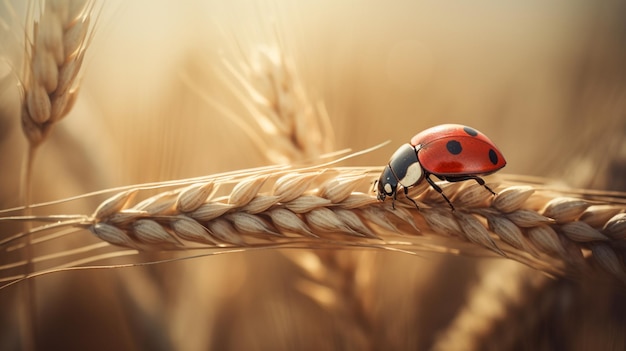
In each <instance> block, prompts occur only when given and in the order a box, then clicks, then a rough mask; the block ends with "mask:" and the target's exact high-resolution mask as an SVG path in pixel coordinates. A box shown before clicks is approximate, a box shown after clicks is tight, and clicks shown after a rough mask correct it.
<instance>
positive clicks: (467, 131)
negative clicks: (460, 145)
mask: <svg viewBox="0 0 626 351" xmlns="http://www.w3.org/2000/svg"><path fill="white" fill-rule="evenodd" d="M463 131H465V133H467V134H469V135H470V136H473V137H475V136H477V135H478V132H477V131H476V129H472V128H470V127H463Z"/></svg>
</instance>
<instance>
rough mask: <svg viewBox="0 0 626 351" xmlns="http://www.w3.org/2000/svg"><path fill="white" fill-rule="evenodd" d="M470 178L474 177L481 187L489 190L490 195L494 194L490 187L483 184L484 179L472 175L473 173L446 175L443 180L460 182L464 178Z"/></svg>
mask: <svg viewBox="0 0 626 351" xmlns="http://www.w3.org/2000/svg"><path fill="white" fill-rule="evenodd" d="M470 179H474V180H475V181H476V183H478V184H479V185H482V186H483V187H485V189H487V190H489V192H490V193H491V194H492V195H496V193H495V192H494V191H493V190H491V188H490V187H488V186H487V184H485V181H484V180H483V179H482V178H481V177H479V176H474V175H468V176H460V177H451V178H450V177H446V179H445V180H447V181H449V182H462V181H464V180H470Z"/></svg>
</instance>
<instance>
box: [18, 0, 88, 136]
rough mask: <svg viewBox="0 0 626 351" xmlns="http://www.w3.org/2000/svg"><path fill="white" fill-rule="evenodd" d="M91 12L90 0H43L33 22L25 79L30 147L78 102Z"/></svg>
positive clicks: (24, 119) (24, 115) (24, 125)
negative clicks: (79, 79) (80, 74)
mask: <svg viewBox="0 0 626 351" xmlns="http://www.w3.org/2000/svg"><path fill="white" fill-rule="evenodd" d="M92 10H93V1H89V0H82V1H65V0H52V1H45V7H44V8H43V10H42V12H41V15H40V17H39V19H38V20H37V21H35V23H34V28H33V38H32V42H30V43H29V45H28V46H27V48H26V56H27V59H26V60H25V62H27V67H26V68H25V72H24V76H23V77H22V84H23V91H24V102H23V107H22V129H23V131H24V134H25V135H26V138H27V139H28V142H29V143H30V145H31V146H37V145H39V144H40V143H41V142H42V141H43V140H44V139H45V138H46V135H47V134H48V132H49V131H50V128H51V127H52V125H53V124H54V123H56V122H58V121H59V120H60V119H62V118H63V117H65V115H67V113H68V112H69V111H70V110H71V108H72V106H73V104H74V102H75V101H76V97H77V94H78V84H77V77H78V74H79V71H80V68H81V65H82V63H83V59H84V56H85V51H86V49H87V45H88V44H89V40H90V34H89V33H91V32H90V23H91V12H92Z"/></svg>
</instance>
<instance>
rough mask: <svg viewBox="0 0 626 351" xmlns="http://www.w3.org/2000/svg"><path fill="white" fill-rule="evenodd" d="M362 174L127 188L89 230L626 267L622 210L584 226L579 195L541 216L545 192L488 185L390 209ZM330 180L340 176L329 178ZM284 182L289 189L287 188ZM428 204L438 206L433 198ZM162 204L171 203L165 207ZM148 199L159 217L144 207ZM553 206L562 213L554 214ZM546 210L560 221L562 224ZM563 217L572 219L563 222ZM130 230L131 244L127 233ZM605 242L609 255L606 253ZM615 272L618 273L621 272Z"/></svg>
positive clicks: (178, 241)
mask: <svg viewBox="0 0 626 351" xmlns="http://www.w3.org/2000/svg"><path fill="white" fill-rule="evenodd" d="M362 172H363V171H362V169H359V170H351V169H349V168H337V169H333V170H332V172H328V171H326V172H311V171H305V172H301V173H299V172H298V171H297V170H294V171H292V172H288V173H287V174H284V175H280V174H278V175H271V176H270V175H261V176H257V177H251V178H244V179H242V180H241V181H239V182H238V183H236V181H235V180H228V181H224V182H217V183H216V184H214V182H207V183H204V184H200V183H198V184H194V185H192V186H190V187H186V188H183V189H181V190H178V191H174V192H173V193H174V195H172V192H171V191H170V192H168V196H163V195H162V194H158V195H155V196H153V197H151V198H148V199H146V200H143V201H140V202H139V203H138V204H136V205H133V204H132V201H131V202H129V201H126V199H127V198H128V197H130V195H131V194H134V192H132V191H125V192H122V193H120V194H118V195H116V196H113V197H112V199H111V200H107V201H105V202H104V203H105V205H104V206H101V207H100V210H99V211H96V212H95V213H94V216H93V217H92V223H94V224H93V225H92V226H91V230H92V232H93V233H94V234H96V236H98V237H100V238H101V239H102V240H105V241H108V242H110V243H112V244H115V245H122V246H129V247H133V248H137V247H141V248H142V249H144V250H159V249H173V248H179V249H181V248H185V247H194V245H197V244H203V245H217V244H218V243H220V245H235V246H240V245H253V244H254V243H258V242H259V240H261V241H267V242H275V241H277V240H278V241H281V242H287V241H289V240H293V239H294V238H300V239H306V240H307V242H309V243H310V244H311V245H313V246H315V243H316V242H319V243H321V242H322V241H323V240H326V239H330V238H332V239H333V240H344V241H345V242H346V243H354V242H357V243H359V242H360V243H363V244H364V245H366V244H372V243H378V244H381V243H384V242H385V241H387V240H390V239H392V238H394V237H396V236H398V235H402V236H403V238H405V239H406V238H407V237H408V238H411V239H410V241H411V242H412V243H413V244H415V245H418V246H419V244H420V243H422V242H424V241H423V240H428V238H434V237H442V238H445V239H446V240H448V241H447V242H446V243H447V244H449V245H450V247H456V246H458V245H459V244H461V243H465V244H462V245H461V246H463V245H467V244H473V245H475V247H476V248H483V249H487V250H490V251H492V252H494V253H496V254H497V255H500V256H505V257H509V256H510V257H511V258H514V259H517V260H521V261H522V262H526V263H528V264H530V265H533V262H538V261H536V260H537V259H538V260H540V261H544V263H545V265H541V267H538V268H540V269H546V268H545V267H548V266H550V264H552V263H554V264H555V265H554V268H547V269H548V271H550V273H561V274H563V273H572V272H570V271H568V270H570V269H571V270H572V271H574V273H575V272H576V271H577V270H578V269H579V268H580V267H579V266H581V262H584V261H585V258H584V257H585V256H584V255H583V252H591V253H592V254H593V250H594V248H595V250H596V251H597V252H599V253H600V254H601V255H603V256H602V257H600V258H596V261H597V260H598V259H599V261H598V263H599V264H600V266H601V267H603V268H604V269H605V270H607V271H609V272H611V273H612V274H616V273H617V272H618V271H624V267H623V263H620V262H621V261H619V259H614V258H613V256H615V257H620V255H623V254H624V252H623V237H622V235H623V233H624V213H623V212H621V213H619V214H617V215H614V216H613V217H611V218H610V219H609V220H607V221H606V222H605V223H597V225H596V226H595V227H594V226H591V225H590V224H589V223H587V222H584V221H581V220H578V218H582V216H581V214H582V213H585V211H588V210H589V208H591V209H593V207H590V204H589V203H587V202H586V201H585V200H582V199H577V198H572V199H571V200H569V201H572V204H568V203H567V201H568V200H564V198H563V197H555V198H554V199H556V200H554V199H552V200H551V199H548V200H544V201H546V206H548V208H550V207H549V206H550V204H552V205H553V208H552V210H550V211H547V210H542V213H543V214H540V213H539V212H538V211H537V210H533V209H530V208H526V206H527V205H525V203H526V202H527V203H528V204H533V205H534V203H535V200H532V199H531V197H532V196H533V195H532V193H539V194H541V196H543V197H545V194H543V192H542V191H541V190H537V189H532V191H531V189H529V188H528V187H527V186H521V187H520V186H517V185H515V186H511V187H504V188H502V189H501V193H502V194H503V195H502V197H504V198H505V199H504V200H500V201H497V199H498V196H500V195H498V196H496V197H495V198H494V197H493V196H492V195H491V194H490V193H489V192H487V191H486V190H485V189H484V188H482V187H478V188H476V187H473V186H469V187H454V188H452V187H449V186H445V184H442V186H444V189H445V191H447V192H448V193H449V194H450V195H451V196H452V198H453V199H454V200H453V203H454V205H455V210H454V211H452V210H450V209H449V208H448V207H447V205H446V204H445V203H443V202H442V201H440V200H438V199H437V200H434V198H433V197H432V196H431V195H432V194H430V193H436V192H435V191H434V190H432V189H430V188H429V189H426V190H425V193H426V194H419V195H420V196H419V198H421V199H423V201H420V202H419V203H418V204H419V206H420V207H419V209H418V208H416V207H415V206H414V205H413V204H412V203H410V202H408V200H402V199H399V200H397V201H396V206H395V208H393V207H392V206H391V202H390V201H387V202H380V201H377V200H376V198H375V196H374V195H375V194H373V193H362V192H359V190H362V188H365V187H369V184H370V183H369V182H373V180H374V179H375V178H376V174H375V173H371V174H367V173H362ZM355 173H356V174H355ZM325 174H331V175H333V176H331V177H325V176H323V175H325ZM233 182H235V184H233ZM209 184H210V185H209ZM287 184H288V185H292V187H291V188H288V187H287V186H286V185H287ZM214 186H219V187H220V188H224V189H225V188H228V187H230V188H231V192H230V194H228V195H226V196H218V197H215V196H213V195H206V194H207V193H210V192H211V191H209V190H210V189H212V188H213V187H214ZM330 189H339V190H336V191H335V190H332V191H331V190H330ZM346 189H349V191H350V192H348V190H346ZM452 190H455V191H456V192H453V191H452ZM478 190H482V191H483V192H484V193H487V195H488V196H487V198H486V199H484V198H483V196H481V195H478ZM195 192H200V193H202V196H200V198H203V199H204V198H205V195H206V199H205V201H206V202H204V203H199V202H198V201H197V196H196V194H195ZM468 193H469V194H470V195H467V194H468ZM529 194H531V195H529ZM538 197H540V196H538ZM190 198H192V199H194V200H193V201H191V203H193V206H191V207H189V208H188V207H187V205H183V203H184V204H188V203H190V202H189V199H190ZM431 198H433V200H432V201H426V200H428V199H431ZM173 199H174V200H173ZM468 199H469V200H468ZM474 199H480V201H475V200H474ZM520 199H528V201H521V200H520ZM159 202H164V203H166V204H167V205H166V206H159V205H158V204H159ZM146 203H150V207H152V208H154V209H160V211H154V210H153V211H145V207H146V206H145V204H146ZM554 204H558V208H563V209H564V210H558V209H557V210H555V209H554V208H557V207H555V205H554ZM594 206H597V205H594ZM603 206H605V207H604V208H603V212H607V211H608V210H607V209H606V207H607V206H608V207H611V208H612V211H608V213H613V212H614V211H624V210H625V208H624V207H623V205H619V204H604V205H603ZM103 209H104V210H103ZM112 209H115V210H116V211H112ZM181 209H192V211H191V212H187V211H181ZM500 209H504V211H506V212H502V211H501V210H500ZM510 211H512V212H510ZM546 214H552V215H554V216H556V217H558V218H559V221H557V220H556V219H555V218H551V217H548V216H546ZM565 218H569V219H570V221H567V222H566V221H565ZM595 221H596V222H597V220H595ZM113 228H116V229H113ZM123 233H125V235H127V238H122V237H121V235H122V234H123ZM355 240H356V241H355ZM372 240H373V241H372ZM597 245H604V246H597ZM470 246H471V245H470ZM605 246H606V247H608V248H610V249H611V250H612V251H611V252H608V249H606V248H605ZM466 247H467V246H466ZM598 247H599V248H598ZM607 252H608V253H607ZM611 253H613V255H612V254H611ZM531 257H534V258H533V259H531ZM587 261H588V260H587ZM555 262H564V263H565V264H566V265H569V266H568V267H569V268H567V267H566V268H565V269H562V268H559V267H560V266H559V265H558V264H556V263H555ZM618 263H619V264H618ZM582 264H583V265H585V264H584V263H582ZM586 265H587V266H589V263H587V264H586ZM618 267H619V269H618ZM616 275H617V276H618V277H621V273H619V274H616Z"/></svg>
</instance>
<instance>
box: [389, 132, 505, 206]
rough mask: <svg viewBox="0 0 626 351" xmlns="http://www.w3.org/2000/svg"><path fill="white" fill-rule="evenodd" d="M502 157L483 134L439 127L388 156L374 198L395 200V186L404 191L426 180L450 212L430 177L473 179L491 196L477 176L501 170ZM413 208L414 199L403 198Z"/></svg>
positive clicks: (454, 179) (419, 136)
mask: <svg viewBox="0 0 626 351" xmlns="http://www.w3.org/2000/svg"><path fill="white" fill-rule="evenodd" d="M505 165H506V161H505V159H504V156H502V153H501V152H500V150H498V148H497V147H496V146H495V145H494V143H493V142H492V141H491V140H489V138H487V137H486V136H485V135H484V134H483V133H481V132H479V131H477V130H476V129H474V128H471V127H467V126H464V125H460V124H443V125H439V126H436V127H432V128H429V129H426V130H424V131H422V132H420V133H418V134H417V135H415V136H414V137H413V138H412V139H411V142H410V143H406V144H404V145H402V146H400V148H398V150H396V152H395V153H394V154H393V155H392V156H391V159H390V160H389V163H388V165H387V166H386V167H385V169H384V170H383V172H382V173H381V175H380V178H379V180H378V196H377V197H378V199H379V200H381V201H384V200H385V198H386V197H388V196H389V197H392V198H393V200H394V202H395V200H396V198H397V195H398V194H397V191H398V187H399V186H402V188H404V194H405V195H408V191H409V190H408V189H409V188H410V187H412V186H415V185H417V184H419V183H420V182H421V181H422V180H424V179H426V181H427V182H428V184H430V186H431V187H432V188H433V189H435V190H436V191H437V192H439V193H440V194H441V196H443V198H444V199H445V200H446V202H447V203H448V204H449V205H450V207H451V208H452V210H454V206H453V205H452V203H451V202H450V199H448V197H447V196H446V195H445V194H444V193H443V191H442V190H441V188H440V187H439V186H438V185H437V184H435V182H434V181H433V180H432V179H431V178H430V176H431V175H434V176H435V177H437V178H439V179H441V180H445V181H448V182H461V181H465V180H470V179H473V180H475V181H476V182H477V183H478V184H480V185H482V186H484V187H485V188H486V189H487V190H489V191H490V192H491V193H492V194H494V195H495V193H494V192H493V191H492V190H491V189H490V188H489V187H488V186H487V185H486V184H485V181H484V180H483V179H482V178H481V177H480V176H483V175H488V174H491V173H494V172H496V171H498V170H499V169H501V168H502V167H504V166H505ZM407 199H409V200H411V201H412V202H413V203H414V204H415V206H417V203H415V200H413V199H411V198H410V197H408V196H407Z"/></svg>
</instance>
